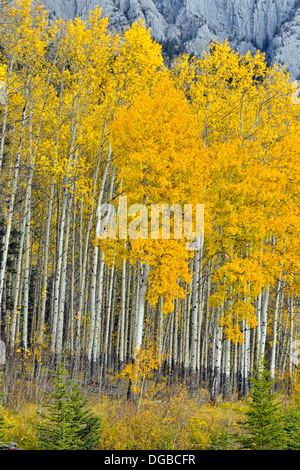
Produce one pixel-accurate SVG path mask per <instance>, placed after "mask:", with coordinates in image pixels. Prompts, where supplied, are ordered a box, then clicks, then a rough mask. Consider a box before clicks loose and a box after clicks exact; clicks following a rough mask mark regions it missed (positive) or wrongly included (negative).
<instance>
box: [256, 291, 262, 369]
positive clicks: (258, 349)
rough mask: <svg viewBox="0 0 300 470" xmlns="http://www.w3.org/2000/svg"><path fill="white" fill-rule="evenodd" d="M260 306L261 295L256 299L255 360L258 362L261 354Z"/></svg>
mask: <svg viewBox="0 0 300 470" xmlns="http://www.w3.org/2000/svg"><path fill="white" fill-rule="evenodd" d="M261 304H262V294H261V293H259V294H258V296H257V299H256V318H257V325H256V360H259V357H260V354H261V308H262V307H261Z"/></svg>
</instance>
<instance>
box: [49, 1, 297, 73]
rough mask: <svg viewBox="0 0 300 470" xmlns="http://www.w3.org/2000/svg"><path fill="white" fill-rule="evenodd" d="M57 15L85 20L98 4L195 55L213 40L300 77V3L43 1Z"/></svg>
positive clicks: (120, 23)
mask: <svg viewBox="0 0 300 470" xmlns="http://www.w3.org/2000/svg"><path fill="white" fill-rule="evenodd" d="M43 1H44V3H45V5H46V7H47V8H48V9H49V10H50V11H51V12H52V14H53V15H55V16H57V17H63V18H74V17H75V16H76V15H77V16H80V17H82V18H83V19H86V18H87V16H88V12H89V11H90V10H93V9H94V8H95V6H96V5H99V6H100V7H101V8H102V14H103V16H107V15H109V18H110V25H111V26H112V27H113V28H115V29H116V30H123V29H124V28H125V27H126V26H127V25H130V24H132V23H133V22H135V21H137V20H138V19H139V18H141V19H142V20H144V21H145V24H146V25H147V27H149V28H151V32H152V35H153V37H154V38H155V39H156V40H159V41H166V40H172V41H173V42H174V41H176V42H178V43H180V44H183V45H184V46H185V49H186V50H187V51H188V52H194V53H195V54H196V55H198V54H201V52H202V51H203V50H204V49H205V48H206V47H207V45H208V44H209V43H210V42H211V41H212V40H213V39H215V40H217V41H222V40H224V39H226V38H227V39H228V41H229V44H230V45H231V46H232V47H234V48H235V49H237V50H239V51H240V52H246V51H247V50H249V49H250V51H251V52H255V50H257V49H260V50H263V51H265V52H266V54H267V57H268V58H269V59H270V60H273V61H276V62H280V63H284V64H285V63H286V64H287V65H288V69H289V71H290V73H291V75H292V78H299V77H300V54H299V53H297V51H299V47H300V0H63V1H60V0H43Z"/></svg>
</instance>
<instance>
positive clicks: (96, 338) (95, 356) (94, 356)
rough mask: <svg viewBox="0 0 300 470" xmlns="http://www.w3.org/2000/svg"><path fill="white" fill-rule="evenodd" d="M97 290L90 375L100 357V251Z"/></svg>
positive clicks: (102, 264)
mask: <svg viewBox="0 0 300 470" xmlns="http://www.w3.org/2000/svg"><path fill="white" fill-rule="evenodd" d="M98 279H99V280H98V289H97V297H96V306H95V311H96V319H95V335H94V341H93V349H92V375H93V376H94V375H95V374H96V372H97V368H98V362H99V356H100V340H101V319H102V315H101V314H102V303H103V290H104V263H103V254H102V251H100V266H99V274H98Z"/></svg>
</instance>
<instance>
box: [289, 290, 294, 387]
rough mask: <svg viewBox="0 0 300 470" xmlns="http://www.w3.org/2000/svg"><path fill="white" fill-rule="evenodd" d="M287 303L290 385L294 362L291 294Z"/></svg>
mask: <svg viewBox="0 0 300 470" xmlns="http://www.w3.org/2000/svg"><path fill="white" fill-rule="evenodd" d="M289 304H290V312H291V313H290V333H289V355H288V356H289V385H290V386H291V384H292V381H293V374H294V363H293V359H294V357H293V353H294V344H293V343H294V298H293V297H292V295H291V294H290V295H289Z"/></svg>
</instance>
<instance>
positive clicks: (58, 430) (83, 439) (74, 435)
mask: <svg viewBox="0 0 300 470" xmlns="http://www.w3.org/2000/svg"><path fill="white" fill-rule="evenodd" d="M49 397H50V400H49V401H48V402H46V403H42V404H41V405H42V411H40V412H39V415H40V417H41V421H40V422H39V423H38V424H37V435H38V442H39V446H40V448H41V449H48V450H91V449H94V448H95V447H96V445H97V443H98V442H99V439H100V436H101V419H100V417H98V416H95V415H93V413H92V412H91V411H90V410H89V409H87V407H86V405H87V399H86V398H85V397H84V395H83V393H82V391H81V389H80V386H79V385H78V384H77V383H74V382H68V380H67V372H66V371H65V369H63V367H62V366H60V365H59V366H58V369H57V372H55V378H54V381H53V391H52V392H51V393H49Z"/></svg>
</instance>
